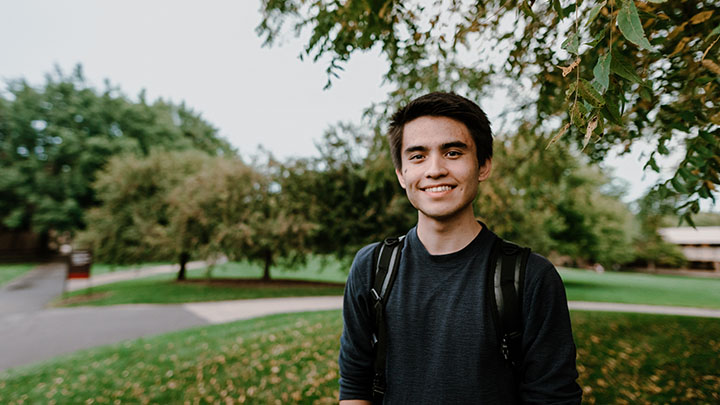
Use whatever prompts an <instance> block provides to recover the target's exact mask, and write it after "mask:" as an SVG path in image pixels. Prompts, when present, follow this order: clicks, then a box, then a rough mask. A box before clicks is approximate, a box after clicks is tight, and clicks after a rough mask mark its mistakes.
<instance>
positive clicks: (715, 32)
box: [705, 25, 720, 41]
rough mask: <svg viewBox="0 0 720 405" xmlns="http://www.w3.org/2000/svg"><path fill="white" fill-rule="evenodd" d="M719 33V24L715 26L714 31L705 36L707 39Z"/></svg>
mask: <svg viewBox="0 0 720 405" xmlns="http://www.w3.org/2000/svg"><path fill="white" fill-rule="evenodd" d="M717 34H720V25H718V26H717V27H715V29H714V30H712V31H711V32H710V33H709V34H708V36H706V37H705V40H706V41H707V40H708V39H710V38H711V37H713V36H715V35H717Z"/></svg>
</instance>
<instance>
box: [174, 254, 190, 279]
mask: <svg viewBox="0 0 720 405" xmlns="http://www.w3.org/2000/svg"><path fill="white" fill-rule="evenodd" d="M188 260H190V255H189V254H188V253H187V252H182V253H180V271H179V272H178V276H177V279H178V281H183V280H185V267H186V266H185V265H186V264H187V262H188Z"/></svg>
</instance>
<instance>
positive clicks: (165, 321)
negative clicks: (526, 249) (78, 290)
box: [0, 264, 720, 372]
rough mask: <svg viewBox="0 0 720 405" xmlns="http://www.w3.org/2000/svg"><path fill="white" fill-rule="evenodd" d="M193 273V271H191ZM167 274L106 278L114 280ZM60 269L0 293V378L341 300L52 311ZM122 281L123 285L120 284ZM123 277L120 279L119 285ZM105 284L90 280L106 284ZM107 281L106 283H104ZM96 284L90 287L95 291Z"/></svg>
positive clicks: (700, 312)
mask: <svg viewBox="0 0 720 405" xmlns="http://www.w3.org/2000/svg"><path fill="white" fill-rule="evenodd" d="M194 266H195V265H194ZM166 267H168V268H167V269H165V270H158V269H156V270H147V271H145V270H143V271H135V270H133V271H130V272H124V273H125V274H124V275H122V276H121V275H120V274H119V273H120V272H118V273H111V274H113V275H114V277H115V278H113V280H114V281H117V280H119V279H127V278H134V277H140V276H144V275H149V274H157V272H158V271H165V272H167V271H176V269H175V270H173V269H172V267H171V266H166ZM64 277H65V268H64V265H61V264H49V265H42V266H39V267H38V268H36V269H35V270H33V271H31V272H29V273H28V274H26V275H25V276H23V277H21V278H20V279H18V280H15V281H13V282H11V283H10V284H7V285H5V286H4V287H3V288H0V372H2V371H3V370H6V369H8V368H11V367H16V366H20V365H26V364H31V363H35V362H38V361H43V360H47V359H50V358H52V357H55V356H57V355H60V354H65V353H71V352H73V351H76V350H79V349H84V348H89V347H94V346H99V345H105V344H110V343H116V342H120V341H122V340H126V339H136V338H139V337H142V336H148V335H156V334H161V333H166V332H171V331H175V330H181V329H186V328H190V327H194V326H203V325H211V324H218V323H224V322H231V321H235V320H240V319H249V318H253V317H257V316H263V315H270V314H276V313H287V312H303V311H318V310H328V309H340V308H341V307H342V297H301V298H269V299H257V300H238V301H220V302H200V303H187V304H173V305H144V304H140V305H117V306H112V307H76V308H50V309H46V308H45V305H46V304H47V303H48V302H49V301H50V300H52V299H53V298H54V297H55V296H57V295H59V294H61V293H62V288H63V287H62V285H63V280H64ZM118 277H120V278H118ZM123 277H124V278H123ZM107 280H110V278H109V277H107V278H105V277H103V278H94V280H93V282H96V283H98V284H99V283H105V282H106V281H107ZM107 282H110V281H107ZM98 284H94V285H98ZM569 306H570V308H571V309H574V310H590V311H617V312H641V313H656V314H670V315H686V316H702V317H713V318H720V310H709V309H700V308H679V307H663V306H653V305H630V304H616V303H599V302H570V303H569Z"/></svg>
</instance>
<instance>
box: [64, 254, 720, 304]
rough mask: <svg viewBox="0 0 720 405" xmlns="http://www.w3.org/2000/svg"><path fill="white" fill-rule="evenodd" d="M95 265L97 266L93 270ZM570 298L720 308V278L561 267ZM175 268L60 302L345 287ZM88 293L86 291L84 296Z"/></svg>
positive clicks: (251, 272)
mask: <svg viewBox="0 0 720 405" xmlns="http://www.w3.org/2000/svg"><path fill="white" fill-rule="evenodd" d="M93 271H94V270H93ZM346 272H347V264H345V263H342V262H339V261H337V260H335V259H332V258H321V257H311V258H310V259H309V260H308V262H307V263H306V264H305V265H301V266H296V267H291V266H276V267H274V268H273V269H272V270H271V275H272V277H273V278H274V279H287V280H309V281H319V282H333V283H343V282H344V281H345V279H346V277H347V273H346ZM560 275H561V277H562V278H563V280H564V282H565V288H566V290H567V296H568V299H569V300H571V301H598V302H620V303H630V304H653V305H675V306H691V307H703V308H720V278H715V279H708V278H698V277H688V276H670V275H655V274H640V273H620V272H605V273H602V274H598V273H595V272H593V271H588V270H576V269H564V268H563V269H560ZM209 276H210V277H211V278H212V279H252V278H254V279H259V278H260V277H261V276H262V268H261V266H260V265H259V264H255V263H248V262H229V263H225V264H222V265H218V266H215V267H214V268H213V269H212V270H211V272H210V274H209ZM207 277H208V271H207V270H206V269H197V270H191V271H188V279H190V280H201V279H205V278H207ZM174 279H175V274H174V273H169V274H164V275H157V276H151V277H148V278H143V279H137V280H132V281H124V282H118V283H114V284H107V285H102V286H96V287H93V288H91V289H86V290H80V291H75V292H73V293H70V294H68V296H69V297H80V298H72V299H71V300H69V301H62V302H58V303H57V305H114V304H129V303H180V302H197V301H217V300H230V299H247V298H263V297H287V296H292V295H297V296H307V295H333V294H342V287H340V286H335V287H332V286H330V287H327V286H326V287H318V286H312V287H311V286H287V285H286V286H284V287H282V288H281V286H275V287H273V286H267V285H265V286H259V285H250V284H243V285H240V284H239V285H237V286H231V285H229V284H222V285H211V284H199V283H175V282H174ZM82 296H84V297H82Z"/></svg>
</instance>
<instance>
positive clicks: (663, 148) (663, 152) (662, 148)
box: [657, 141, 670, 155]
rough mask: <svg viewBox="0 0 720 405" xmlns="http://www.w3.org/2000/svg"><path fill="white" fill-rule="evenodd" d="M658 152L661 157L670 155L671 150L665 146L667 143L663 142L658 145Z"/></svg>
mask: <svg viewBox="0 0 720 405" xmlns="http://www.w3.org/2000/svg"><path fill="white" fill-rule="evenodd" d="M657 151H658V153H660V154H661V155H667V154H669V153H670V150H668V148H667V146H665V142H663V141H661V142H660V143H658V147H657Z"/></svg>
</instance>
